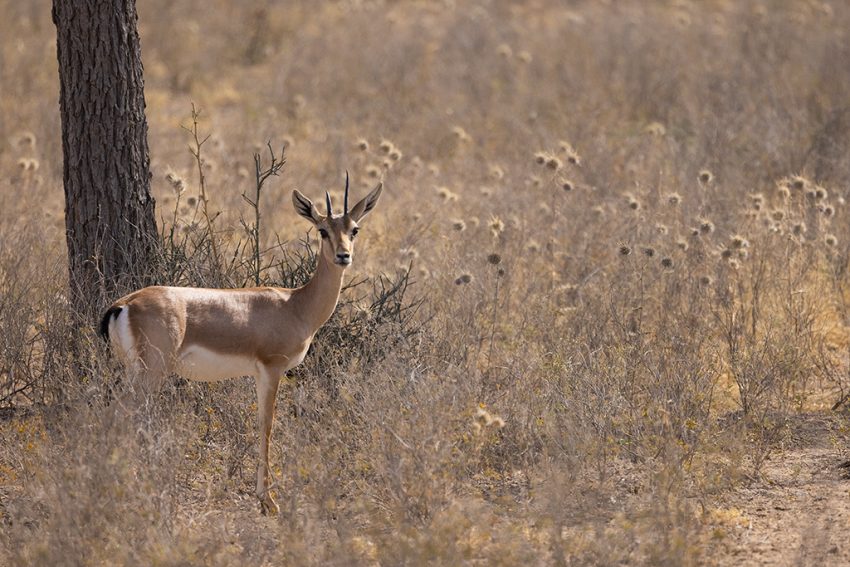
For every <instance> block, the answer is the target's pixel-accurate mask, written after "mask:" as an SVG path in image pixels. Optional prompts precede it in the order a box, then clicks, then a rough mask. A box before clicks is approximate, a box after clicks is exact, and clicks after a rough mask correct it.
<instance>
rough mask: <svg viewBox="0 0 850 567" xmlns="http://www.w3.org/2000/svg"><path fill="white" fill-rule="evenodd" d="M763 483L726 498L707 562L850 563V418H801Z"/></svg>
mask: <svg viewBox="0 0 850 567" xmlns="http://www.w3.org/2000/svg"><path fill="white" fill-rule="evenodd" d="M791 431H792V433H791V438H790V439H789V441H788V442H787V443H786V444H785V446H784V447H782V448H781V449H780V450H779V451H777V452H776V453H774V454H773V455H772V456H771V457H770V459H769V460H768V461H766V462H765V464H764V467H763V469H762V474H761V475H760V478H758V479H757V480H755V481H753V482H751V483H749V484H748V485H745V486H742V487H741V488H738V489H736V490H734V491H732V492H730V493H729V494H727V495H725V496H724V497H723V498H722V504H721V506H720V508H719V509H718V511H717V512H718V513H716V514H715V518H716V521H715V522H713V524H714V527H713V533H712V537H711V542H712V543H711V544H710V546H709V549H707V550H706V555H705V557H706V564H717V565H739V566H749V565H818V566H820V565H850V541H848V533H850V479H848V476H847V469H846V468H842V467H841V464H842V463H845V462H846V460H847V447H848V444H847V440H848V431H847V425H846V421H845V419H844V417H842V416H840V415H830V414H825V413H814V414H806V415H802V416H799V417H798V418H795V420H794V423H793V424H792V429H791Z"/></svg>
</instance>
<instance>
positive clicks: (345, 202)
mask: <svg viewBox="0 0 850 567" xmlns="http://www.w3.org/2000/svg"><path fill="white" fill-rule="evenodd" d="M342 206H343V208H342V210H343V212H344V214H346V215H347V214H348V170H347V169H346V170H345V200H344V203H343V205H342Z"/></svg>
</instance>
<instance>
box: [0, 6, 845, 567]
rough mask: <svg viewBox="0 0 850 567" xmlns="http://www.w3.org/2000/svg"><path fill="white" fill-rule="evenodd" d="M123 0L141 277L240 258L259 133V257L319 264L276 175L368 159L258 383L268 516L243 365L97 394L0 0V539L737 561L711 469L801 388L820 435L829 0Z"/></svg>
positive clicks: (757, 465)
mask: <svg viewBox="0 0 850 567" xmlns="http://www.w3.org/2000/svg"><path fill="white" fill-rule="evenodd" d="M138 11H139V18H140V21H139V26H140V32H141V36H142V56H143V61H144V65H145V80H146V100H147V117H148V124H149V129H150V130H149V144H150V148H151V154H152V172H153V182H152V186H153V190H154V193H155V195H156V198H157V201H158V208H157V209H158V210H157V215H158V221H159V223H160V227H161V229H162V231H163V236H164V239H165V241H166V242H167V243H168V246H167V247H166V260H167V262H165V263H164V264H163V267H162V270H163V271H162V273H161V274H160V275H159V278H160V281H162V282H164V283H174V284H184V285H215V286H219V285H229V286H240V285H245V284H246V283H247V282H249V281H251V279H252V274H251V272H250V267H251V263H250V245H249V244H248V243H249V239H250V230H249V229H250V221H251V219H252V215H253V212H252V211H251V210H250V208H249V207H248V206H247V205H246V203H245V201H244V200H243V198H242V194H243V193H247V194H249V195H250V194H251V191H252V190H253V184H254V180H253V175H254V170H253V166H254V162H253V158H252V154H253V153H255V152H259V153H261V154H262V155H266V154H264V153H263V152H267V149H266V144H267V143H268V142H270V143H271V145H272V146H273V147H275V148H279V147H281V146H285V147H286V159H287V164H286V166H285V168H284V170H283V171H282V173H281V176H280V177H279V178H271V179H270V180H269V182H268V183H267V185H266V187H265V189H264V191H263V194H262V200H261V203H260V207H261V209H262V212H263V215H264V216H263V219H264V221H263V222H264V230H263V234H261V238H262V248H263V250H264V251H265V252H264V255H263V266H264V269H263V273H262V278H263V281H265V282H267V283H271V284H280V285H293V284H296V283H298V282H300V281H303V277H305V276H306V274H307V273H309V269H310V265H311V264H310V262H311V261H312V260H311V258H312V254H313V251H314V250H315V246H316V241H315V238H314V235H308V234H307V233H306V228H307V227H306V226H305V223H304V222H302V221H300V220H298V218H297V216H296V215H295V214H294V211H292V209H291V205H290V204H289V203H290V198H289V194H290V192H291V189H292V188H294V187H297V188H299V189H300V190H302V191H304V192H305V193H306V194H308V195H309V196H311V197H313V198H318V197H319V196H320V195H321V191H324V190H325V189H330V190H331V194H332V195H334V196H336V197H337V198H339V196H340V195H341V189H342V187H343V179H344V171H345V170H346V169H348V170H349V171H350V172H351V174H352V180H353V190H354V193H355V194H356V195H358V196H359V195H361V194H363V193H364V192H365V191H366V190H367V189H368V188H371V187H372V186H374V184H375V183H377V181H378V180H383V181H384V183H385V188H386V190H385V193H384V196H383V198H382V200H381V203H380V206H379V208H378V210H377V212H376V213H375V214H373V215H372V216H371V217H370V218H369V219H368V221H367V222H366V223H365V226H364V230H363V232H362V238H361V239H359V240H358V244H357V255H356V258H355V262H354V266H353V267H352V268H351V269H350V275H349V276H348V277H349V278H351V281H352V283H353V284H356V285H352V286H351V287H350V288H349V289H347V290H346V292H345V294H344V296H343V301H342V305H341V307H340V309H339V311H338V313H337V315H336V316H335V317H334V319H333V320H332V321H331V322H330V323H329V325H328V326H327V327H326V328H325V329H324V330H323V333H322V335H321V336H319V337H318V338H317V341H316V343H315V344H314V348H313V351H312V352H311V355H310V356H309V357H308V359H307V360H306V361H305V364H304V365H303V366H302V367H301V368H300V369H298V370H297V371H296V373H295V375H294V376H293V377H292V378H291V380H290V381H289V384H288V386H286V387H284V388H283V389H282V391H281V394H280V399H279V408H280V410H279V412H278V416H277V421H278V423H277V426H276V428H275V434H274V441H273V449H272V459H273V460H274V461H275V463H274V468H275V480H276V483H277V488H276V489H277V494H278V501H279V502H280V503H281V508H282V514H281V515H280V517H278V518H276V519H267V518H263V517H260V516H259V514H258V512H257V509H256V503H255V501H254V497H253V495H252V493H251V491H252V482H253V480H252V478H253V476H254V469H253V464H252V463H254V457H253V451H254V450H255V449H254V434H253V420H254V419H255V409H256V408H255V404H254V400H253V387H252V385H251V383H250V382H249V381H248V380H246V379H240V380H233V381H230V382H226V383H221V384H213V385H208V384H187V383H184V382H182V381H179V380H175V382H174V384H173V386H172V387H171V388H170V389H169V390H168V391H167V392H165V393H163V395H162V396H161V399H160V400H158V403H157V404H155V406H154V407H152V408H151V411H150V413H149V415H146V416H145V417H143V418H142V417H139V418H137V419H135V420H126V419H122V418H121V417H120V413H118V412H116V408H115V407H114V404H113V405H110V404H108V390H109V387H110V385H111V384H113V383H114V381H115V380H116V379H117V377H118V376H120V370H119V369H117V368H116V367H115V366H114V364H113V363H111V362H110V359H109V357H108V356H107V355H106V353H105V352H104V349H102V347H101V346H100V345H98V344H97V341H96V340H95V337H94V333H93V330H94V329H93V327H92V329H77V328H72V326H71V318H70V317H69V315H68V313H67V306H66V303H65V299H64V294H65V285H66V283H65V282H66V273H67V272H66V265H65V251H64V235H63V230H64V228H63V227H64V221H63V216H62V215H63V202H62V198H63V196H62V187H61V179H62V175H61V171H62V170H61V168H62V162H61V144H60V125H59V114H58V106H57V100H58V76H57V69H56V54H55V28H54V27H53V25H52V22H51V19H50V4H49V2H46V1H33V2H23V3H22V2H11V1H7V0H0V13H2V14H3V15H4V21H3V23H2V24H0V46H2V50H0V412H3V413H2V415H0V522H2V523H3V526H4V529H3V530H0V560H2V562H4V563H5V562H8V563H11V564H51V565H55V564H98V563H110V564H113V563H127V564H155V563H156V564H181V565H182V564H199V565H209V564H222V565H227V564H234V563H239V564H264V563H281V562H283V563H285V564H323V565H324V564H350V563H363V564H377V563H380V564H384V565H395V564H420V563H424V562H427V561H431V562H434V563H436V564H466V563H476V562H483V563H488V564H505V565H511V564H518V563H521V562H529V563H532V564H565V565H581V564H589V565H594V564H618V563H646V564H668V565H686V564H698V563H717V562H728V563H734V562H735V559H734V557H736V555H735V554H736V553H739V552H742V551H743V552H746V550H747V548H746V544H745V543H742V541H743V540H742V539H741V538H742V536H741V534H742V533H743V532H744V531H746V526H747V522H748V521H749V520H748V518H747V517H746V515H745V514H743V513H742V512H741V511H740V510H739V509H738V507H737V505H736V504H735V503H734V495H735V494H736V491H737V490H739V489H741V487H746V486H753V485H759V483H768V482H769V478H766V476H765V468H764V467H765V463H766V462H767V461H768V460H769V459H771V457H774V458H775V457H777V456H781V455H782V454H783V452H784V451H786V450H789V447H790V446H792V445H793V443H794V442H798V441H799V439H800V438H801V436H803V437H805V431H808V430H806V429H805V428H802V429H801V428H800V427H799V424H800V423H807V421H806V420H811V419H814V418H815V417H816V418H817V419H819V420H821V421H823V420H826V422H828V424H829V426H828V428H827V429H828V431H827V432H826V433H823V434H820V433H819V434H818V442H820V443H823V444H825V447H826V450H828V451H829V454H830V455H832V457H834V459H833V460H834V462H835V463H838V462H840V461H841V459H842V457H844V456H845V455H846V453H847V445H846V434H845V431H846V427H845V421H844V417H843V414H840V413H833V414H830V413H829V411H830V409H831V407H832V405H833V404H834V403H835V402H836V401H838V400H840V399H841V398H842V397H843V396H844V395H845V394H846V393H848V389H849V388H850V382H848V375H847V355H848V349H850V340H848V328H847V325H848V316H850V313H848V304H847V301H848V298H850V296H848V289H847V288H848V285H850V276H848V273H847V265H848V254H850V225H848V223H847V221H846V215H847V211H846V199H847V198H848V191H850V160H848V159H847V156H848V155H850V100H848V96H847V93H848V92H850V67H848V65H847V61H848V60H850V42H848V30H850V7H848V6H847V5H845V4H844V3H841V2H822V1H783V0H775V1H763V2H756V1H754V2H749V1H743V0H739V1H733V0H717V1H706V2H689V1H686V0H678V1H676V0H671V1H652V2H637V1H635V2H629V1H623V2H620V1H604V2H603V1H598V2H597V1H593V2H591V1H586V2H583V1H573V2H556V1H554V0H535V1H530V2H524V3H514V2H508V1H501V0H470V1H443V2H424V1H412V0H411V1H356V0H349V1H340V2H306V1H303V2H302V1H271V0H264V1H245V2H232V1H224V0H206V1H204V2H200V1H194V0H186V1H183V2H169V1H162V0H146V1H145V2H141V3H140V4H139V6H138ZM192 103H194V104H195V105H196V107H197V108H200V109H201V117H200V122H199V128H200V130H201V132H202V134H203V135H204V136H205V135H207V134H209V135H210V138H209V140H208V141H207V142H206V143H205V144H204V146H203V153H202V167H203V168H205V169H204V170H205V178H206V180H205V184H206V191H207V193H208V197H209V204H208V206H209V209H208V212H209V213H210V218H212V219H213V220H211V221H210V222H207V220H206V217H205V216H204V215H203V211H202V210H201V209H202V204H201V203H199V200H198V199H199V187H198V175H197V166H196V162H195V159H194V158H193V156H192V154H191V153H190V151H189V150H188V148H187V144H189V143H190V141H191V138H190V136H189V135H188V134H187V132H186V131H185V130H184V129H183V128H181V125H182V126H191V112H192ZM242 221H246V222H247V224H246V222H242ZM212 241H214V242H215V243H216V244H217V245H218V246H220V247H221V249H222V250H223V251H224V252H223V255H222V257H223V258H226V259H227V261H226V262H220V261H219V260H220V258H217V259H215V262H212V261H211V259H210V258H211V257H210V254H209V250H210V243H211V242H212ZM70 333H75V334H79V335H80V336H81V338H82V339H83V341H84V342H85V344H87V345H88V346H87V347H86V348H87V350H86V352H85V354H84V356H83V361H82V362H81V361H80V357H79V356H78V355H74V354H73V353H70V352H69V346H68V342H69V341H68V337H69V336H70ZM813 416H814V417H813ZM801 431H802V432H803V433H801ZM730 502H732V503H731V504H730ZM801 529H802V528H801ZM742 546H743V547H742ZM836 553H837V555H834V556H833V559H834V560H843V559H846V558H848V557H850V549H847V548H846V547H844V548H841V549H840V550H839V551H838V552H836Z"/></svg>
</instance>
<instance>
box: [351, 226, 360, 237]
mask: <svg viewBox="0 0 850 567" xmlns="http://www.w3.org/2000/svg"><path fill="white" fill-rule="evenodd" d="M358 232H360V229H359V228H356V227H355V228H352V229H351V238H354V237H355V236H357V233H358Z"/></svg>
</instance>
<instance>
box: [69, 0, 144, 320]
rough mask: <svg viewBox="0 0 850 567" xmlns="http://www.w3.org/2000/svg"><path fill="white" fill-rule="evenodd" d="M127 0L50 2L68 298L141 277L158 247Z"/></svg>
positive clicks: (82, 304) (89, 297)
mask: <svg viewBox="0 0 850 567" xmlns="http://www.w3.org/2000/svg"><path fill="white" fill-rule="evenodd" d="M137 19H138V17H137V15H136V5H135V0H54V1H53V22H54V23H55V24H56V30H57V42H56V44H57V53H58V58H59V79H60V96H59V108H60V112H61V118H62V153H63V157H64V164H63V181H64V185H65V229H66V239H67V243H68V261H69V271H70V289H71V302H72V305H73V307H74V308H75V309H76V311H77V313H78V314H79V315H82V316H86V315H89V314H92V313H93V312H94V311H97V310H99V309H100V308H101V307H102V306H103V305H104V304H106V303H107V302H108V301H111V300H113V299H115V297H116V296H117V295H118V294H119V293H122V292H125V291H127V290H129V289H132V288H136V287H140V286H142V285H145V284H147V283H149V282H150V281H151V279H152V278H151V276H152V273H153V270H152V267H153V260H154V258H155V255H156V251H157V248H158V242H159V237H158V232H157V228H156V219H155V217H154V206H155V203H154V199H153V197H152V196H151V194H150V177H151V174H150V158H149V155H148V141H147V134H148V126H147V121H146V120H145V98H144V79H143V77H142V56H141V48H140V45H139V34H138V31H137V29H136V22H137Z"/></svg>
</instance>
